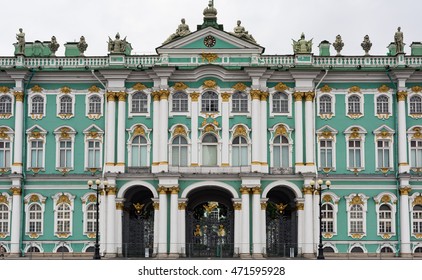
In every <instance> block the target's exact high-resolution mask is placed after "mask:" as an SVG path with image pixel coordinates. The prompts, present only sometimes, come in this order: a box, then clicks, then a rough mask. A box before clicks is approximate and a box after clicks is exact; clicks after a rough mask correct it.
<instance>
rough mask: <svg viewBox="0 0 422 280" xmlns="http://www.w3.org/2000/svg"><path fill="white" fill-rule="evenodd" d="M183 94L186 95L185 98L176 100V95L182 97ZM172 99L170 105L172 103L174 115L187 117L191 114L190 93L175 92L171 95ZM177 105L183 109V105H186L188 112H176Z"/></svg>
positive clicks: (171, 109)
mask: <svg viewBox="0 0 422 280" xmlns="http://www.w3.org/2000/svg"><path fill="white" fill-rule="evenodd" d="M182 94H183V95H185V98H177V99H176V98H175V96H176V95H182ZM170 98H171V100H170V103H171V106H170V112H171V113H172V114H173V115H186V114H188V113H189V112H190V102H189V94H188V93H186V92H185V91H182V90H178V91H175V92H173V93H172V94H171V96H170ZM184 101H186V104H182V103H183V102H184ZM176 103H177V104H178V105H179V106H180V107H183V105H186V110H183V111H182V110H177V111H174V108H175V104H176Z"/></svg>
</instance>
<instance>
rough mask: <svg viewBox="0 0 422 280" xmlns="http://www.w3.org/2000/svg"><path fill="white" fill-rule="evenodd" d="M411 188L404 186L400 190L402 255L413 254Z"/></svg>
mask: <svg viewBox="0 0 422 280" xmlns="http://www.w3.org/2000/svg"><path fill="white" fill-rule="evenodd" d="M410 190H411V188H410V187H408V186H402V187H401V188H400V248H401V252H400V253H401V254H402V255H403V254H405V255H406V254H411V248H410V214H409V210H410V208H409V192H410Z"/></svg>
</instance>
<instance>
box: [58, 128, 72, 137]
mask: <svg viewBox="0 0 422 280" xmlns="http://www.w3.org/2000/svg"><path fill="white" fill-rule="evenodd" d="M69 132H70V128H68V127H62V128H61V129H60V139H70V135H69Z"/></svg>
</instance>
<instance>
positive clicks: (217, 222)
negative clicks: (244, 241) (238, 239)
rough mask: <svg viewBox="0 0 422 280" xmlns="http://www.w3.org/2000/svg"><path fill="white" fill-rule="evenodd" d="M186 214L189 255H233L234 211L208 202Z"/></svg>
mask: <svg viewBox="0 0 422 280" xmlns="http://www.w3.org/2000/svg"><path fill="white" fill-rule="evenodd" d="M186 214H187V217H186V219H187V222H186V238H187V240H186V246H187V249H186V255H187V257H233V253H234V244H233V241H234V237H233V211H231V210H229V209H228V208H227V207H226V206H225V205H223V204H221V203H218V202H207V203H203V204H200V205H198V206H196V207H195V208H194V209H193V210H190V211H187V213H186Z"/></svg>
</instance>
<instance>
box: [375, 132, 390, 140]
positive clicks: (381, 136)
mask: <svg viewBox="0 0 422 280" xmlns="http://www.w3.org/2000/svg"><path fill="white" fill-rule="evenodd" d="M377 136H378V138H383V139H385V138H390V137H391V133H390V132H388V131H385V130H384V131H381V132H380V133H378V134H377Z"/></svg>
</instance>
